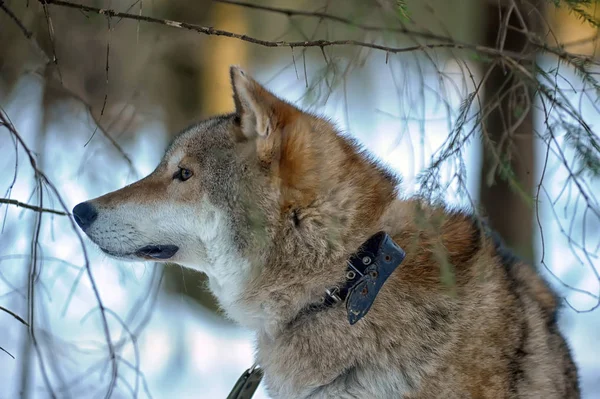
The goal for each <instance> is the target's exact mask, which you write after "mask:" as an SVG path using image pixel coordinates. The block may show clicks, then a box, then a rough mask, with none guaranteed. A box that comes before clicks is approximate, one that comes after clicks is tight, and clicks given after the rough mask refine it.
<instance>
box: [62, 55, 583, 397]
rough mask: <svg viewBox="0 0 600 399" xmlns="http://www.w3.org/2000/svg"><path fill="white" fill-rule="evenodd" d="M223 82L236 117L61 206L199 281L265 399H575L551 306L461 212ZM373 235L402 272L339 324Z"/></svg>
mask: <svg viewBox="0 0 600 399" xmlns="http://www.w3.org/2000/svg"><path fill="white" fill-rule="evenodd" d="M230 74H231V83H232V87H233V99H234V103H235V112H234V113H231V114H228V115H222V116H217V117H214V118H210V119H208V120H205V121H202V122H200V123H198V124H195V125H193V126H191V127H189V128H188V129H186V130H185V131H183V132H182V133H181V134H180V135H179V136H178V137H177V138H176V139H175V140H174V141H173V143H172V144H171V145H170V147H169V148H168V150H167V151H166V153H165V155H164V158H163V159H162V161H161V162H160V164H159V165H158V167H157V168H156V170H155V171H154V172H152V173H151V174H150V175H149V176H147V177H145V178H143V179H141V180H139V181H137V182H135V183H133V184H131V185H129V186H127V187H125V188H122V189H120V190H117V191H114V192H112V193H109V194H106V195H103V196H101V197H99V198H96V199H93V200H90V201H87V202H83V203H81V204H78V205H77V206H76V207H75V208H74V209H73V215H74V218H75V220H76V222H77V223H78V224H79V226H80V227H81V229H83V231H84V232H85V233H86V234H87V236H88V237H89V238H90V239H91V240H92V241H93V242H94V243H95V244H97V246H98V247H99V248H100V249H101V250H102V251H103V252H105V253H106V254H108V255H110V256H112V257H115V258H118V259H121V260H132V261H140V260H142V261H152V262H170V263H175V264H179V265H183V266H185V267H188V268H191V269H194V270H197V271H200V272H202V273H205V274H206V275H207V276H208V281H209V283H208V286H209V289H210V291H211V292H212V293H213V294H214V295H215V297H216V298H217V300H218V302H219V303H220V305H221V307H222V308H223V310H224V312H225V313H226V315H227V316H228V317H230V318H231V319H233V320H234V321H236V322H238V323H239V324H241V325H242V326H244V327H246V328H249V329H251V330H253V331H254V332H255V333H256V339H257V341H256V346H257V347H256V360H257V363H258V364H259V365H260V367H261V368H262V370H263V371H264V375H265V380H264V381H265V384H266V388H267V391H268V393H269V394H270V396H271V397H273V398H313V399H316V398H361V399H362V398H446V399H449V398H578V397H579V396H580V393H579V387H578V376H577V369H576V367H575V364H574V362H573V360H572V358H571V355H570V351H569V347H568V345H567V343H566V341H565V339H564V338H563V336H562V335H561V333H560V331H559V328H558V325H557V315H558V312H559V308H560V303H559V302H560V301H559V298H558V297H557V295H556V294H555V293H554V292H553V291H552V290H551V289H550V288H549V286H548V284H547V283H546V282H545V281H544V280H543V279H542V277H541V276H540V275H539V274H538V272H537V271H536V269H535V268H534V267H532V266H531V265H529V264H527V263H524V262H523V261H521V260H519V259H518V258H516V257H514V256H512V255H511V253H510V252H509V251H508V250H507V249H505V248H504V246H503V245H502V243H501V242H500V241H499V240H498V239H496V238H495V236H494V234H493V233H492V232H490V231H489V229H488V228H487V227H486V226H485V224H484V223H482V222H480V221H479V218H476V217H474V216H473V215H471V214H469V213H468V212H466V211H460V210H459V211H457V210H452V209H449V208H448V207H445V206H443V205H440V204H432V203H428V202H427V201H425V200H423V199H418V198H404V197H402V195H401V193H400V192H399V187H400V181H399V178H398V177H396V176H395V175H394V174H392V173H390V172H389V171H387V170H386V169H385V168H384V167H382V166H381V165H379V164H378V163H377V162H376V160H374V159H373V158H372V157H371V156H369V154H368V153H366V152H365V151H364V150H362V149H361V148H360V146H359V145H358V144H357V143H355V142H353V141H352V140H350V139H349V138H348V137H346V136H344V135H342V134H341V133H339V132H338V131H337V130H336V128H335V127H334V125H333V124H332V123H331V122H330V121H328V120H327V119H325V118H323V117H319V116H316V115H313V114H310V113H307V112H303V111H302V110H300V109H299V108H298V107H296V106H294V105H292V104H290V103H288V102H286V101H283V100H281V99H280V98H278V97H276V96H275V95H274V94H272V93H271V92H269V91H268V90H267V89H266V88H264V87H263V86H261V85H260V84H259V83H258V82H257V81H255V80H254V79H253V78H252V77H251V76H249V75H248V74H247V73H246V72H244V71H243V70H242V69H240V68H238V67H232V68H231V70H230ZM377 234H380V235H379V236H378V237H383V236H382V235H381V234H384V235H385V237H388V238H389V239H390V240H389V241H390V242H391V243H392V244H393V245H395V247H394V248H400V249H401V250H402V251H403V253H404V259H403V260H402V261H401V262H399V264H398V265H394V267H395V269H394V270H393V271H392V272H391V274H390V275H389V277H388V278H387V281H385V283H384V284H383V285H381V284H380V287H379V291H378V292H377V293H376V296H375V297H374V299H372V301H371V302H370V303H369V306H370V308H368V309H366V310H368V312H366V313H365V312H363V313H364V314H362V315H361V318H360V319H359V320H355V322H354V323H353V324H351V323H350V322H349V319H348V316H349V313H348V311H349V310H348V309H349V307H348V306H349V305H348V304H347V303H346V306H344V303H345V302H347V300H348V299H346V301H345V300H344V298H341V297H340V295H337V294H336V293H335V292H334V293H332V290H334V291H335V289H337V288H339V287H344V286H347V282H348V280H349V279H355V274H356V273H354V272H353V271H352V270H349V259H351V258H352V257H353V256H354V255H355V254H356V253H357V251H360V250H361V248H362V247H363V246H364V245H365V243H366V242H369V240H370V239H371V238H372V237H376V236H377ZM387 257H388V255H386V258H387ZM365 259H366V258H365ZM367 260H368V259H367ZM369 262H370V260H369ZM396 263H398V262H396ZM373 265H374V263H373ZM350 272H352V273H354V274H352V275H351V276H349V275H350V274H351V273H350ZM369 273H370V275H372V276H375V277H373V278H375V279H376V278H377V274H376V273H375V274H373V273H372V271H370V272H369ZM373 281H375V280H373ZM365 291H366V288H365V289H363V291H362V294H365ZM338 293H339V291H338ZM332 298H333V299H335V300H333V301H332V300H331V299H332ZM363 311H365V309H363Z"/></svg>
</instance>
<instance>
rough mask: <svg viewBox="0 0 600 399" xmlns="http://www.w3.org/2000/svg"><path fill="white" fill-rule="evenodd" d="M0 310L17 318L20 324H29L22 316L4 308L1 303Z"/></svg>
mask: <svg viewBox="0 0 600 399" xmlns="http://www.w3.org/2000/svg"><path fill="white" fill-rule="evenodd" d="M0 310H1V311H3V312H5V313H8V314H9V315H11V316H12V317H14V318H15V319H17V320H18V321H19V322H21V323H22V324H24V325H26V326H29V324H27V322H26V321H25V320H23V318H22V317H21V316H19V315H18V314H16V313H15V312H13V311H11V310H9V309H6V308H5V307H4V306H1V305H0Z"/></svg>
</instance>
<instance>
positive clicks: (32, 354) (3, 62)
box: [0, 0, 600, 399]
mask: <svg viewBox="0 0 600 399" xmlns="http://www.w3.org/2000/svg"><path fill="white" fill-rule="evenodd" d="M597 8H598V3H597V2H596V1H594V0H584V1H581V0H580V1H576V0H419V1H417V0H406V1H404V0H296V1H292V0H261V1H247V2H244V1H238V0H194V1H191V0H169V1H167V0H72V1H71V0H69V1H62V0H46V1H42V0H40V1H38V0H0V148H1V149H2V153H3V155H2V156H1V157H0V171H1V173H0V191H1V193H0V212H1V216H0V218H1V223H2V228H1V231H0V398H1V399H4V398H16V397H25V398H32V397H35V398H38V397H39V398H45V397H58V398H63V397H64V398H67V397H86V398H87V397H90V398H95V397H112V398H121V397H123V398H130V397H156V398H159V397H165V398H166V397H178V398H185V397H189V398H199V397H206V398H219V397H225V396H226V394H227V393H228V391H229V389H230V388H231V386H232V385H233V383H234V382H235V380H236V379H237V377H238V376H239V374H240V373H241V372H242V371H243V370H244V369H245V368H246V367H248V366H249V365H251V364H252V336H251V334H250V333H249V332H247V331H243V330H241V329H239V328H238V327H236V326H234V325H232V324H231V323H230V322H228V321H226V320H224V319H223V318H222V317H221V316H220V313H219V311H218V308H217V306H216V304H215V302H214V300H213V298H212V297H211V295H210V294H209V293H208V292H207V291H206V289H205V288H204V281H203V279H204V277H203V276H202V275H199V274H197V273H194V272H191V271H188V270H184V269H182V268H180V267H178V266H175V265H173V266H168V267H165V268H164V269H163V268H162V267H160V266H155V265H142V264H122V263H118V262H115V261H113V260H110V259H107V258H106V257H104V256H102V255H101V254H99V253H98V251H97V250H96V249H95V248H93V246H91V245H89V242H86V241H85V240H83V239H82V237H81V235H80V233H79V232H78V230H77V229H76V228H75V225H74V224H73V222H72V220H71V219H70V216H69V212H70V209H71V208H72V206H73V205H74V204H77V203H78V202H81V201H84V200H86V199H89V198H92V197H96V196H98V195H101V194H103V193H105V192H108V191H112V190H114V189H117V188H120V187H122V186H123V185H125V184H127V183H130V182H132V181H134V180H136V179H139V178H141V177H143V176H144V175H146V174H147V173H149V172H151V171H152V169H153V168H154V167H155V166H156V165H157V163H158V161H159V159H160V157H161V155H162V152H163V151H164V149H165V147H166V145H168V143H169V141H170V140H171V139H172V138H173V137H174V136H175V135H176V134H177V132H179V131H180V130H181V129H183V128H185V127H186V126H187V125H189V124H191V123H193V122H194V121H197V120H199V119H202V118H203V117H207V116H211V115H214V114H217V113H225V112H230V111H231V110H232V109H233V101H232V99H231V89H230V86H229V75H228V70H229V66H230V65H232V64H237V65H241V66H242V67H244V68H245V69H246V70H247V71H248V72H250V73H251V74H253V75H254V76H255V77H256V78H257V79H258V80H259V81H261V82H262V83H264V84H265V85H266V86H267V87H268V88H270V89H271V90H273V91H274V92H275V93H276V94H278V95H280V96H282V97H284V98H286V99H288V100H289V101H291V102H293V103H295V104H297V105H298V106H301V107H303V108H304V109H307V110H311V111H314V112H318V113H320V114H324V115H327V116H329V117H331V118H332V119H333V120H334V121H335V122H336V123H337V125H338V126H339V127H340V129H341V130H342V131H343V132H344V133H345V134H349V135H352V136H354V137H356V138H357V139H358V140H359V141H360V142H361V143H362V144H363V145H364V146H365V147H366V148H367V149H369V150H370V151H372V152H373V153H374V154H375V155H376V156H377V157H378V158H379V159H380V160H381V161H382V162H383V163H385V164H387V165H388V166H389V167H390V168H391V169H393V170H395V171H397V172H398V173H400V174H402V176H403V185H402V189H401V190H402V192H403V193H405V194H406V195H420V196H423V197H425V198H428V199H430V200H432V201H439V200H443V201H445V202H448V203H449V204H451V205H452V206H457V207H463V208H468V209H472V210H473V212H475V213H476V214H477V215H479V216H481V217H484V218H486V219H487V220H488V221H489V223H490V225H491V226H492V227H493V228H494V229H496V230H497V231H498V232H499V233H500V235H501V236H502V237H503V238H504V240H505V241H506V242H507V243H508V245H509V246H510V247H512V248H513V249H514V250H515V251H516V252H517V253H518V254H519V255H520V256H521V257H523V258H524V259H527V260H529V261H531V262H533V263H534V264H536V265H539V267H540V270H541V271H542V272H543V273H544V274H545V275H546V277H547V278H548V280H549V281H550V282H551V283H552V284H553V286H555V287H556V289H557V290H558V291H559V293H560V295H561V296H562V297H563V298H564V299H565V310H564V312H563V314H562V317H561V329H562V330H563V331H564V332H565V334H566V335H567V338H568V341H569V343H570V345H571V347H572V348H573V351H574V355H575V358H576V361H577V363H578V365H579V367H580V375H581V384H582V388H583V392H584V397H586V398H600V350H599V349H598V348H599V347H600V335H598V334H597V331H600V316H599V314H600V313H599V312H600V311H599V310H596V308H597V307H598V305H599V303H600V296H599V295H600V275H599V272H600V270H599V266H600V265H599V263H600V262H599V261H598V256H599V252H600V204H599V202H598V199H597V196H598V195H599V194H600V184H599V180H598V177H599V175H600V144H599V143H600V139H599V138H598V134H597V129H598V125H599V123H600V112H599V111H600V110H599V109H598V98H599V94H600V86H599V84H598V82H597V80H596V79H597V78H596V77H597V76H598V73H599V72H600V61H599V59H598V55H597V50H598V38H599V32H598V27H599V26H600V10H597ZM258 397H266V396H265V393H264V392H263V391H260V392H259V396H258Z"/></svg>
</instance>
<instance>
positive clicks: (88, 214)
mask: <svg viewBox="0 0 600 399" xmlns="http://www.w3.org/2000/svg"><path fill="white" fill-rule="evenodd" d="M73 217H74V218H75V222H77V224H78V225H79V227H81V229H82V230H86V229H87V228H88V227H90V226H91V225H92V223H94V220H96V219H97V218H98V211H97V210H96V208H94V206H93V205H92V204H90V203H89V202H82V203H81V204H77V205H75V208H73Z"/></svg>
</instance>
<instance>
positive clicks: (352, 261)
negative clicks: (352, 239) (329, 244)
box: [301, 231, 406, 324]
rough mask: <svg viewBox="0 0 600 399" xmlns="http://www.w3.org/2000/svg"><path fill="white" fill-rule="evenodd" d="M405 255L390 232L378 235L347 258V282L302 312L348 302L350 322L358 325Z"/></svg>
mask: <svg viewBox="0 0 600 399" xmlns="http://www.w3.org/2000/svg"><path fill="white" fill-rule="evenodd" d="M405 256H406V253H405V252H404V250H402V248H400V247H399V246H398V244H396V243H395V242H394V240H392V238H391V237H390V236H389V235H388V234H387V233H385V232H383V231H380V232H379V233H376V234H375V235H373V236H371V238H369V239H368V240H367V241H365V242H364V243H363V244H362V245H361V246H360V248H359V249H358V251H356V252H355V253H353V254H352V256H350V258H349V259H348V261H347V263H348V267H347V269H346V281H344V282H343V283H341V284H338V285H336V286H333V287H331V288H329V289H327V290H326V293H325V295H324V296H323V297H322V298H321V301H320V302H319V303H315V304H311V305H309V306H308V307H307V308H306V309H305V310H304V311H302V312H301V313H307V312H309V313H312V312H318V311H321V310H325V309H327V308H329V307H332V306H334V305H336V304H338V303H344V302H345V303H346V310H347V312H348V321H349V322H350V324H354V323H356V322H357V321H359V320H360V319H362V318H363V317H364V316H365V315H366V314H367V312H368V311H369V309H371V305H373V302H374V301H375V297H377V294H378V293H379V290H380V289H381V287H383V284H384V283H385V281H386V280H387V279H388V277H389V276H390V275H391V274H392V272H393V271H394V270H396V268H397V267H398V266H399V265H400V263H402V261H403V260H404V258H405Z"/></svg>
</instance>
